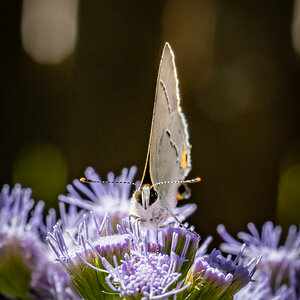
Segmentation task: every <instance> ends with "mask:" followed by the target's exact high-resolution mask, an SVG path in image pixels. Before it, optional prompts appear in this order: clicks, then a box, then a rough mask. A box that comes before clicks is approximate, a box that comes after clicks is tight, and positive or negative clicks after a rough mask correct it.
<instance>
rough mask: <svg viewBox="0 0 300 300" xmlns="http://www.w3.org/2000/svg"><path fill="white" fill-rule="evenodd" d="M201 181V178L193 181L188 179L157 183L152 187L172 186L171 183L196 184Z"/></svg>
mask: <svg viewBox="0 0 300 300" xmlns="http://www.w3.org/2000/svg"><path fill="white" fill-rule="evenodd" d="M200 181H201V178H200V177H196V178H194V179H188V180H175V181H161V182H157V183H154V184H153V185H152V186H151V188H152V187H154V186H156V185H161V184H173V183H179V184H182V183H197V182H200Z"/></svg>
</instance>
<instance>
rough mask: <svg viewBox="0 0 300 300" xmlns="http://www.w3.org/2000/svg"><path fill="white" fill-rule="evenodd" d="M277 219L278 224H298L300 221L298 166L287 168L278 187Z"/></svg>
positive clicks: (299, 175) (299, 166) (299, 167)
mask: <svg viewBox="0 0 300 300" xmlns="http://www.w3.org/2000/svg"><path fill="white" fill-rule="evenodd" d="M277 217H278V220H279V222H280V224H283V225H290V224H298V223H299V221H300V164H295V165H292V166H290V167H289V168H287V169H286V170H285V171H284V172H283V173H282V174H281V177H280V180H279V186H278V203H277Z"/></svg>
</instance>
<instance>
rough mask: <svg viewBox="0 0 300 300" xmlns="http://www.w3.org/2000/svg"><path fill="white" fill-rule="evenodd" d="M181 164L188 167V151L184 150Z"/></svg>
mask: <svg viewBox="0 0 300 300" xmlns="http://www.w3.org/2000/svg"><path fill="white" fill-rule="evenodd" d="M181 165H182V167H183V168H184V169H185V168H186V167H187V153H186V151H184V152H183V154H182V157H181Z"/></svg>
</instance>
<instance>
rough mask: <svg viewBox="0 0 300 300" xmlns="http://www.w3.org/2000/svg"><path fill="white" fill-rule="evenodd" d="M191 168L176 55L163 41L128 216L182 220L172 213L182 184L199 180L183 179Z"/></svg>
mask: <svg viewBox="0 0 300 300" xmlns="http://www.w3.org/2000/svg"><path fill="white" fill-rule="evenodd" d="M191 168H192V164H191V145H190V143H189V134H188V125H187V122H186V119H185V116H184V114H183V112H182V109H181V106H180V95H179V88H178V79H177V71H176V66H175V57H174V53H173V51H172V49H171V47H170V45H169V43H166V44H165V46H164V49H163V53H162V57H161V61H160V66H159V71H158V78H157V84H156V93H155V100H154V109H153V117H152V125H151V132H150V140H149V146H148V153H147V158H146V164H145V168H144V173H143V177H142V180H141V184H140V188H139V189H137V190H136V191H135V192H134V194H133V196H132V199H131V203H130V215H131V216H132V217H133V218H136V219H138V220H139V221H140V222H141V223H142V224H147V225H150V227H155V228H156V229H158V228H159V227H160V225H161V224H163V223H164V222H165V221H166V220H167V218H168V217H170V216H172V217H173V218H174V219H175V221H176V222H178V223H181V221H180V220H179V219H178V218H177V216H176V215H175V214H174V213H173V212H174V209H175V207H176V206H177V200H178V199H181V198H183V196H184V194H185V188H184V185H183V183H186V182H189V183H193V182H199V181H200V178H195V179H192V180H186V181H184V179H185V177H186V176H187V175H188V173H189V172H190V170H191ZM178 184H179V185H180V188H179V189H181V190H182V189H183V192H181V193H178Z"/></svg>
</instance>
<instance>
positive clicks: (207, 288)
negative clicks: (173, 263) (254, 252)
mask: <svg viewBox="0 0 300 300" xmlns="http://www.w3.org/2000/svg"><path fill="white" fill-rule="evenodd" d="M243 250H244V246H243V247H242V248H241V249H240V252H239V254H238V256H237V257H236V259H235V260H234V261H231V260H230V259H228V258H227V259H226V258H224V257H223V256H222V254H221V252H220V251H219V250H216V249H213V251H212V252H211V253H210V254H209V255H204V256H202V257H199V256H198V258H197V259H196V260H195V262H194V264H193V266H192V268H191V270H190V271H189V274H188V277H187V278H186V281H185V282H187V281H191V282H192V284H191V286H190V287H189V288H188V289H187V290H186V291H185V292H183V293H182V294H181V295H180V296H179V298H178V299H185V297H188V295H189V294H190V295H191V297H192V298H193V299H196V298H197V299H214V300H217V299H224V300H225V299H232V296H233V295H234V294H235V293H237V291H239V290H240V289H241V288H243V287H244V286H246V285H247V284H248V283H249V282H250V280H251V278H252V276H253V274H254V272H255V270H256V265H257V263H258V261H259V258H258V259H257V260H256V262H254V261H253V262H251V264H253V263H254V267H253V268H252V270H251V271H249V270H248V268H249V267H250V264H249V265H247V266H244V265H242V264H238V262H239V260H240V256H241V253H242V252H243Z"/></svg>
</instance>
